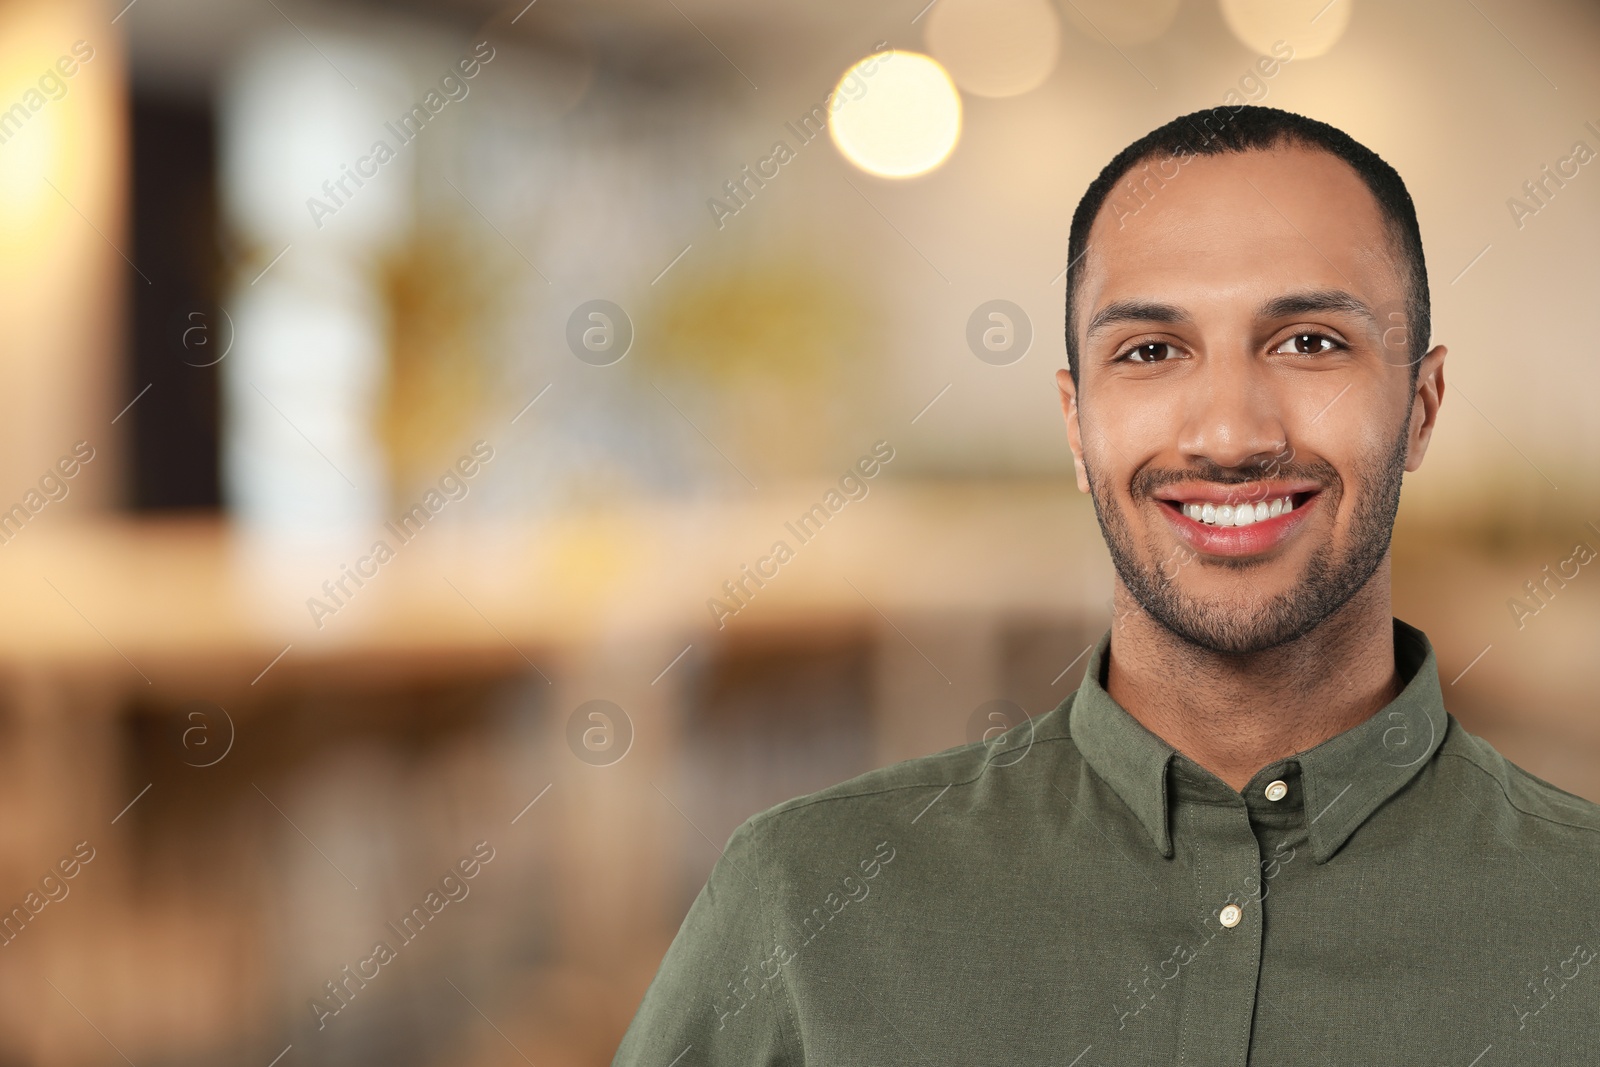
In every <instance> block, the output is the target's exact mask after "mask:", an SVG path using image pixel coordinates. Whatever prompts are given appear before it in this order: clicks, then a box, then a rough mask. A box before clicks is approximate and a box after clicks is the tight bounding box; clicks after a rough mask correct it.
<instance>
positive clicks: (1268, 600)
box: [1056, 147, 1445, 653]
mask: <svg viewBox="0 0 1600 1067" xmlns="http://www.w3.org/2000/svg"><path fill="white" fill-rule="evenodd" d="M1119 215H1120V218H1119ZM1406 296H1407V292H1406V284H1405V271H1404V267H1403V261H1402V260H1401V259H1400V258H1399V251H1398V246H1397V245H1396V243H1395V242H1394V241H1393V240H1392V238H1391V235H1390V231H1389V229H1388V228H1387V226H1386V225H1385V223H1384V220H1383V217H1382V215H1381V213H1380V209H1379V207H1378V205H1377V202H1376V201H1375V200H1374V199H1373V197H1372V194H1371V193H1370V192H1368V190H1367V188H1366V186H1365V185H1364V184H1363V183H1362V181H1361V179H1360V178H1359V177H1358V176H1357V175H1356V173H1355V172H1354V171H1353V170H1352V169H1350V167H1348V166H1347V165H1346V164H1344V163H1343V162H1342V161H1341V160H1339V159H1337V158H1336V157H1334V156H1332V155H1329V154H1327V153H1325V152H1321V151H1317V150H1313V149H1306V148H1298V147H1296V148H1283V149H1279V150H1274V151H1270V152H1259V151H1258V152H1247V153H1240V154H1232V155H1221V156H1202V157H1199V158H1196V159H1193V160H1190V161H1189V162H1188V163H1186V164H1185V165H1184V166H1183V167H1182V170H1181V172H1180V173H1179V174H1178V176H1177V177H1175V178H1173V179H1172V180H1170V181H1168V182H1167V183H1166V184H1165V186H1164V187H1162V188H1159V189H1155V190H1153V191H1151V190H1149V189H1148V188H1147V191H1146V193H1145V197H1144V204H1143V206H1142V207H1141V208H1140V210H1139V211H1138V212H1136V213H1133V214H1128V213H1126V212H1114V211H1113V210H1111V209H1109V208H1108V209H1106V210H1102V211H1101V213H1100V216H1099V218H1098V219H1097V220H1096V222H1095V225H1094V227H1093V228H1092V230H1091V231H1090V235H1089V250H1088V253H1087V258H1086V259H1085V261H1084V272H1083V276H1082V279H1081V285H1080V288H1079V290H1078V292H1077V295H1076V300H1077V317H1076V323H1077V329H1078V331H1079V335H1078V346H1079V347H1078V352H1079V357H1078V358H1079V383H1078V385H1077V386H1074V385H1073V382H1072V380H1071V378H1070V376H1069V375H1068V373H1067V372H1066V371H1065V370H1062V371H1058V372H1057V375H1056V378H1057V383H1058V385H1059V386H1060V388H1061V394H1062V408H1063V410H1064V412H1065V413H1066V416H1067V427H1068V438H1069V441H1070V443H1071V445H1072V451H1073V458H1074V463H1075V466H1076V469H1077V478H1078V487H1079V488H1080V489H1082V490H1083V491H1085V492H1089V493H1091V494H1092V496H1093V499H1094V504H1095V511H1096V513H1097V514H1098V515H1099V519H1100V527H1101V530H1102V531H1103V532H1104V534H1105V538H1106V543H1107V546H1108V547H1109V548H1110V550H1111V557H1112V561H1113V563H1114V564H1115V566H1116V569H1117V573H1118V576H1119V577H1120V579H1121V580H1122V583H1123V584H1124V585H1125V586H1126V587H1127V589H1128V591H1129V592H1130V593H1131V594H1132V596H1133V597H1134V598H1135V599H1136V600H1137V601H1138V603H1139V604H1140V606H1141V607H1143V608H1144V610H1145V611H1146V612H1148V613H1149V614H1150V615H1151V616H1152V617H1153V618H1155V619H1156V620H1157V621H1158V622H1160V623H1161V624H1162V625H1163V626H1165V627H1166V628H1167V629H1168V630H1170V631H1172V632H1173V633H1175V634H1177V635H1178V636H1180V637H1182V638H1184V639H1186V640H1188V641H1190V642H1192V643H1194V644H1197V645H1199V646H1201V647H1204V648H1208V649H1211V650H1214V651H1218V652H1231V653H1244V652H1254V651H1259V650H1261V649H1266V648H1271V647H1273V646H1275V645H1278V644H1281V643H1283V642H1285V641H1289V640H1292V639H1294V638H1296V637H1298V636H1300V635H1302V634H1304V633H1306V632H1307V631H1309V630H1311V629H1312V628H1313V627H1315V626H1316V625H1317V624H1318V623H1320V622H1321V621H1322V620H1323V619H1325V618H1327V617H1328V616H1329V615H1331V614H1332V613H1333V612H1335V611H1337V610H1338V609H1339V608H1340V607H1341V606H1343V605H1344V604H1345V603H1346V602H1347V601H1348V600H1349V599H1350V597H1351V596H1352V595H1354V594H1355V592H1356V591H1357V590H1359V589H1360V588H1361V587H1362V585H1364V584H1365V583H1366V581H1367V579H1368V578H1370V577H1371V576H1372V574H1373V573H1374V571H1375V570H1376V569H1377V567H1378V566H1379V565H1380V564H1381V563H1382V562H1383V560H1384V558H1385V557H1386V555H1387V552H1388V545H1389V534H1390V530H1391V529H1392V527H1393V522H1394V515H1395V509H1396V507H1397V506H1398V502H1399V494H1400V480H1401V472H1402V471H1403V470H1415V469H1416V468H1417V467H1418V466H1419V465H1420V464H1421V462H1422V456H1423V453H1424V452H1425V450H1426V448H1427V442H1428V438H1429V435H1430V433H1431V431H1432V427H1433V421H1434V417H1435V414H1436V412H1437V410H1438V403H1439V397H1440V395H1441V394H1442V391H1443V385H1444V383H1443V376H1442V363H1443V359H1444V355H1445V350H1444V349H1443V348H1442V347H1439V348H1435V349H1434V350H1433V351H1431V352H1429V353H1428V354H1427V355H1426V356H1425V357H1424V358H1423V359H1422V361H1421V365H1420V367H1419V372H1418V375H1417V381H1416V385H1415V386H1413V385H1412V382H1411V372H1410V363H1411V356H1410V347H1409V339H1408V338H1407V337H1406V332H1405V329H1404V326H1403V324H1404V322H1405V321H1406V320H1405V315H1404V312H1405V308H1406Z"/></svg>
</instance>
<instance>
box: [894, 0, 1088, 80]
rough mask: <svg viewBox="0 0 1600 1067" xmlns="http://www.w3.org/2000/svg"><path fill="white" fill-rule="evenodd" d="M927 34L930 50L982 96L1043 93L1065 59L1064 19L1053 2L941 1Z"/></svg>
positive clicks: (1006, 0)
mask: <svg viewBox="0 0 1600 1067" xmlns="http://www.w3.org/2000/svg"><path fill="white" fill-rule="evenodd" d="M925 33H926V34H927V40H928V51H930V52H932V53H933V54H934V56H935V57H936V58H937V59H938V60H939V62H941V63H943V64H944V65H945V66H946V67H947V68H949V70H950V76H951V77H952V78H954V79H955V81H956V84H957V85H959V86H961V88H963V89H965V90H966V91H967V92H969V93H976V94H977V95H978V96H1018V95H1020V94H1022V93H1025V92H1027V91H1028V90H1030V89H1036V88H1038V87H1039V86H1040V85H1041V84H1043V82H1044V80H1045V79H1046V78H1048V77H1049V76H1050V72H1051V71H1052V70H1054V69H1055V66H1056V59H1057V57H1058V56H1060V54H1061V20H1060V19H1059V18H1057V17H1056V11H1055V8H1053V7H1051V6H1050V4H1049V2H1048V0H939V2H938V3H936V4H934V6H933V10H931V11H929V12H928V23H927V27H926V30H925Z"/></svg>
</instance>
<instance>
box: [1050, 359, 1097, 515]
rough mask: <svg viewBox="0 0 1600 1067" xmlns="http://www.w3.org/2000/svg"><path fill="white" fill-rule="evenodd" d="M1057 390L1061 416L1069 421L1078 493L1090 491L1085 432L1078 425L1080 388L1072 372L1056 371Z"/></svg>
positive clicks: (1068, 443)
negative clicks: (1059, 395)
mask: <svg viewBox="0 0 1600 1067" xmlns="http://www.w3.org/2000/svg"><path fill="white" fill-rule="evenodd" d="M1056 388H1057V389H1058V390H1060V392H1061V414H1062V416H1063V417H1064V418H1065V419H1066V420H1067V447H1068V448H1071V449H1072V469H1073V471H1074V473H1076V474H1077V476H1078V491H1079V492H1080V493H1087V492H1088V491H1089V469H1088V468H1087V467H1085V466H1084V465H1083V430H1082V428H1081V427H1079V425H1078V387H1077V385H1076V384H1074V383H1073V381H1072V372H1070V371H1068V370H1067V369H1066V368H1065V367H1063V368H1061V369H1060V370H1058V371H1056Z"/></svg>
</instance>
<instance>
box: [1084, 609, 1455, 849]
mask: <svg viewBox="0 0 1600 1067" xmlns="http://www.w3.org/2000/svg"><path fill="white" fill-rule="evenodd" d="M1110 647H1111V631H1110V630H1107V631H1106V632H1105V634H1104V635H1103V636H1101V638H1100V641H1099V643H1098V644H1097V645H1096V646H1095V648H1094V652H1093V654H1092V655H1091V656H1090V658H1089V665H1088V668H1087V669H1086V670H1085V671H1084V675H1083V683H1082V684H1081V685H1079V687H1078V692H1077V695H1076V697H1075V698H1074V699H1073V702H1072V710H1071V712H1070V713H1069V718H1068V729H1069V730H1070V731H1071V734H1072V739H1073V741H1074V743H1075V744H1076V745H1077V747H1078V750H1079V751H1080V752H1082V753H1083V757H1084V759H1085V760H1087V761H1088V763H1089V766H1090V767H1091V768H1093V769H1094V771H1095V773H1096V774H1098V775H1099V776H1100V777H1101V778H1103V779H1104V780H1105V781H1106V783H1107V784H1108V785H1110V786H1111V788H1112V789H1113V790H1115V791H1116V793H1117V795H1118V796H1119V797H1121V798H1122V800H1123V802H1124V803H1125V804H1127V805H1128V807H1129V809H1131V810H1132V812H1133V814H1134V816H1135V817H1136V818H1138V820H1139V822H1140V823H1141V824H1142V825H1143V826H1144V828H1145V830H1146V831H1147V832H1148V833H1149V834H1150V839H1151V840H1152V841H1153V842H1154V843H1155V846H1156V848H1158V849H1159V850H1160V851H1161V854H1162V855H1163V856H1166V857H1169V858H1170V857H1171V856H1172V853H1173V849H1172V837H1171V833H1170V830H1169V828H1168V825H1169V819H1168V809H1169V801H1168V795H1169V789H1168V768H1169V764H1170V763H1171V762H1172V760H1173V758H1174V757H1177V758H1179V759H1183V758H1184V757H1182V756H1179V755H1178V753H1177V752H1176V750H1174V749H1173V748H1172V746H1171V745H1169V744H1167V743H1166V742H1165V741H1163V740H1162V739H1161V738H1160V737H1157V736H1156V735H1155V734H1153V733H1151V732H1150V731H1149V730H1147V729H1146V728H1145V727H1144V726H1143V725H1142V724H1140V723H1139V721H1138V720H1136V719H1135V718H1134V717H1133V716H1132V715H1129V714H1128V712H1127V711H1125V710H1124V709H1123V708H1122V706H1121V705H1119V704H1118V703H1117V702H1116V701H1115V700H1112V699H1111V697H1110V695H1109V694H1108V693H1107V692H1106V691H1105V688H1104V686H1103V685H1102V683H1101V680H1100V679H1101V676H1102V674H1103V672H1104V669H1105V664H1106V657H1107V654H1108V652H1109V650H1110ZM1394 651H1395V668H1396V670H1397V671H1398V672H1399V674H1400V678H1401V679H1402V681H1403V682H1404V683H1405V688H1404V689H1402V690H1401V692H1400V695H1399V696H1397V697H1395V699H1394V700H1393V701H1391V702H1390V703H1389V704H1388V705H1386V706H1385V707H1383V708H1382V709H1380V710H1379V711H1378V712H1377V713H1376V714H1375V715H1373V716H1372V717H1371V718H1369V719H1367V720H1366V721H1365V722H1363V723H1361V724H1360V725H1357V726H1354V727H1351V728H1350V729H1349V730H1346V731H1345V732H1344V733H1341V734H1338V735H1336V736H1334V737H1331V738H1329V739H1328V740H1326V741H1324V742H1322V743H1321V744H1319V745H1317V746H1316V747H1315V748H1312V749H1308V750H1307V751H1305V752H1301V753H1298V754H1297V755H1294V756H1290V757H1288V758H1286V759H1283V760H1279V761H1277V762H1275V763H1273V764H1271V765H1269V766H1267V767H1264V768H1262V769H1261V771H1260V772H1258V774H1257V777H1258V778H1261V779H1262V781H1263V782H1265V781H1267V780H1269V779H1271V778H1276V777H1281V776H1282V773H1283V772H1284V771H1285V770H1286V769H1288V768H1291V767H1292V766H1298V769H1299V772H1300V779H1301V783H1302V787H1303V789H1304V791H1305V798H1304V799H1305V810H1306V812H1307V818H1308V819H1309V829H1308V834H1309V838H1310V841H1309V844H1310V847H1311V852H1312V855H1313V856H1314V857H1315V859H1316V862H1318V863H1324V862H1326V861H1327V860H1328V859H1329V857H1331V856H1332V855H1333V854H1334V853H1335V852H1337V851H1338V850H1339V848H1340V846H1342V845H1343V844H1344V843H1345V841H1346V840H1348V839H1349V837H1350V835H1351V834H1353V833H1354V832H1355V831H1356V828H1357V827H1359V826H1360V825H1361V824H1362V823H1363V822H1365V821H1366V820H1367V817H1368V816H1370V815H1371V814H1372V813H1373V812H1374V811H1376V810H1377V809H1378V807H1379V806H1380V805H1382V804H1383V803H1384V801H1386V800H1388V799H1389V798H1390V797H1391V796H1393V795H1394V794H1395V793H1397V792H1399V791H1400V789H1401V788H1402V787H1403V786H1405V785H1406V783H1408V782H1409V781H1411V779H1412V778H1414V777H1415V776H1416V774H1417V772H1418V771H1420V770H1421V769H1422V767H1423V766H1424V765H1426V764H1427V762H1428V761H1429V759H1431V758H1432V756H1433V754H1434V753H1435V752H1437V751H1438V749H1439V746H1440V744H1441V743H1443V741H1444V735H1445V730H1446V727H1447V725H1448V722H1449V717H1448V715H1447V713H1446V712H1445V707H1444V696H1443V694H1442V693H1441V692H1440V689H1439V671H1438V665H1437V663H1436V662H1435V659H1434V654H1433V646H1432V645H1431V644H1429V642H1428V638H1427V636H1426V635H1425V634H1423V632H1422V631H1421V630H1418V629H1416V628H1415V627H1413V626H1408V625H1407V624H1406V623H1403V622H1401V621H1400V620H1399V619H1395V620H1394ZM1185 762H1187V760H1186V761H1185ZM1189 767H1190V768H1191V769H1192V770H1197V771H1199V773H1200V774H1205V773H1206V772H1204V771H1203V770H1199V769H1198V768H1196V767H1194V765H1193V764H1189ZM1218 784H1219V785H1220V784H1221V783H1220V781H1219V782H1218ZM1255 787H1256V781H1255V779H1252V780H1251V784H1250V785H1249V786H1247V787H1246V788H1247V790H1250V789H1254V788H1255ZM1223 788H1224V789H1226V788H1227V787H1226V786H1223ZM1230 792H1231V790H1230ZM1241 802H1242V798H1241Z"/></svg>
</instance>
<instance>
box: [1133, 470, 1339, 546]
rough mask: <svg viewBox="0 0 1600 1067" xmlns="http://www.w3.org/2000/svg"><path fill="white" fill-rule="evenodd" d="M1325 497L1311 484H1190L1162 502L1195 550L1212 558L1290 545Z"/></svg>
mask: <svg viewBox="0 0 1600 1067" xmlns="http://www.w3.org/2000/svg"><path fill="white" fill-rule="evenodd" d="M1269 494H1270V495H1269ZM1321 495H1322V494H1321V492H1320V491H1319V488H1318V487H1317V486H1315V485H1312V484H1298V485H1297V484H1283V483H1279V484H1277V485H1271V486H1267V485H1262V484H1260V483H1257V484H1256V485H1254V486H1249V487H1241V486H1237V485H1234V486H1214V485H1202V484H1198V483H1190V484H1189V485H1187V486H1174V487H1172V488H1170V489H1168V490H1166V491H1164V492H1163V493H1162V494H1161V498H1160V499H1159V501H1158V502H1159V503H1160V504H1161V513H1162V514H1163V515H1165V516H1166V517H1167V520H1168V521H1169V522H1171V523H1172V525H1173V527H1174V530H1175V532H1176V533H1177V534H1178V536H1179V537H1181V538H1182V539H1183V540H1184V541H1186V542H1187V543H1188V544H1189V545H1190V547H1192V548H1194V549H1196V550H1198V551H1200V552H1202V553H1205V554H1207V555H1216V556H1253V555H1258V554H1260V553H1263V552H1268V551H1271V550H1272V549H1274V548H1277V547H1278V546H1279V545H1281V544H1283V543H1284V542H1285V541H1287V540H1288V539H1289V538H1290V536H1292V535H1293V533H1294V532H1295V531H1296V530H1297V529H1299V528H1300V526H1301V525H1303V524H1304V522H1305V520H1306V517H1307V515H1308V514H1309V513H1310V512H1311V511H1314V510H1315V506H1314V505H1315V504H1316V502H1317V500H1318V499H1319V498H1320V497H1321Z"/></svg>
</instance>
